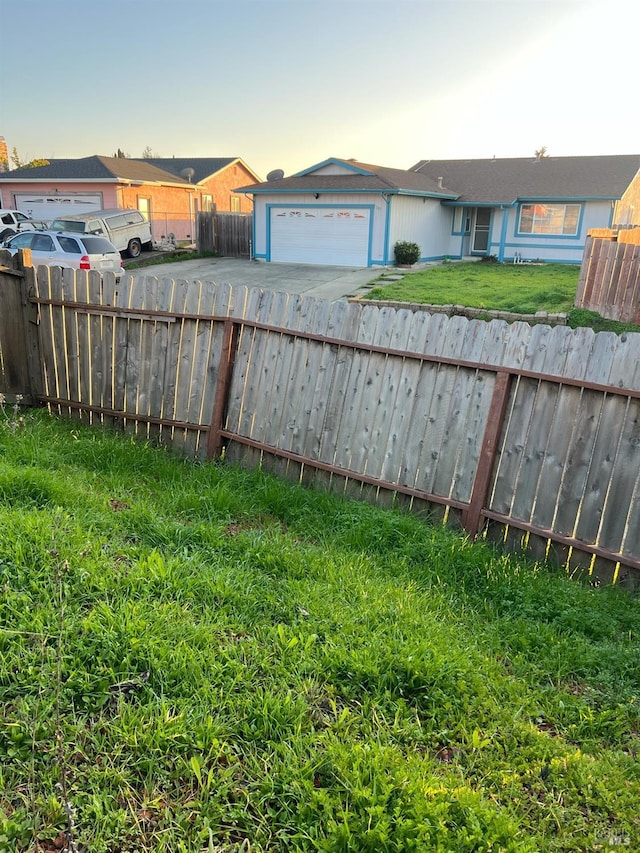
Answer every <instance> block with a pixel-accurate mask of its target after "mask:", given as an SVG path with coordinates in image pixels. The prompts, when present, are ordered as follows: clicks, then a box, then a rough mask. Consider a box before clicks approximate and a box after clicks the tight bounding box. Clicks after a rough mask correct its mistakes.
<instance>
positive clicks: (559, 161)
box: [412, 154, 640, 204]
mask: <svg viewBox="0 0 640 853" xmlns="http://www.w3.org/2000/svg"><path fill="white" fill-rule="evenodd" d="M638 169H640V154H630V155H607V156H600V157H542V158H535V157H517V158H507V159H495V158H494V159H492V160H421V161H420V162H419V163H416V165H415V166H413V167H412V171H415V172H417V173H418V174H421V175H424V176H425V177H430V178H431V179H432V180H436V181H437V180H438V179H439V178H441V179H442V182H443V184H444V186H446V187H449V188H451V189H452V190H455V191H456V192H457V193H458V194H459V198H458V201H462V202H464V201H466V202H470V203H473V202H476V203H485V204H489V203H501V204H511V203H513V202H515V201H516V200H518V199H558V198H562V199H572V198H574V199H618V198H620V197H621V196H622V194H623V193H624V191H625V190H626V188H627V187H628V186H629V184H630V183H631V181H632V180H633V178H634V176H635V175H636V172H637V171H638Z"/></svg>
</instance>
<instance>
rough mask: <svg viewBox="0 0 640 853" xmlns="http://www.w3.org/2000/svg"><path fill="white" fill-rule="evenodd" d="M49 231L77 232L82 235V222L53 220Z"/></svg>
mask: <svg viewBox="0 0 640 853" xmlns="http://www.w3.org/2000/svg"><path fill="white" fill-rule="evenodd" d="M51 231H78V232H79V233H80V234H82V232H83V231H84V222H77V221H76V220H74V219H54V220H53V222H52V223H51Z"/></svg>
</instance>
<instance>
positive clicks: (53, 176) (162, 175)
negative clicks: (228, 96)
mask: <svg viewBox="0 0 640 853" xmlns="http://www.w3.org/2000/svg"><path fill="white" fill-rule="evenodd" d="M236 162H239V163H241V164H242V165H243V166H244V167H245V168H246V169H247V171H248V172H249V173H250V174H252V175H254V176H255V177H256V178H257V177H258V176H257V175H255V172H253V170H252V169H250V168H249V167H248V166H247V165H246V164H245V163H244V162H243V161H242V160H240V158H239V157H154V158H149V159H142V158H134V157H103V156H101V155H99V154H94V155H92V156H90V157H80V158H76V159H65V160H55V159H54V160H50V161H49V165H48V166H35V167H29V166H26V167H23V168H21V169H13V170H12V171H10V172H4V173H3V174H2V175H0V180H2V181H23V180H24V181H30V182H35V181H40V180H42V181H52V180H57V181H64V180H67V181H113V182H118V181H142V182H143V183H159V184H175V185H176V186H178V185H184V184H189V183H191V184H197V183H199V182H200V181H202V180H204V179H205V178H208V177H210V176H211V175H213V174H215V173H216V172H219V171H221V169H224V168H225V167H226V166H229V165H230V164H231V163H236ZM185 169H193V175H192V176H191V179H189V177H188V176H187V175H185V174H184V170H185Z"/></svg>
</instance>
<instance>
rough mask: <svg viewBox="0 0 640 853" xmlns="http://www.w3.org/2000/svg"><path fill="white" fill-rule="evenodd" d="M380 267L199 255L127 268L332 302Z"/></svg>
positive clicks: (352, 291)
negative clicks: (287, 262)
mask: <svg viewBox="0 0 640 853" xmlns="http://www.w3.org/2000/svg"><path fill="white" fill-rule="evenodd" d="M383 271H384V268H375V269H371V268H369V269H367V268H362V267H320V266H309V265H307V264H276V263H269V264H267V263H265V262H264V261H250V260H247V259H245V258H200V259H198V260H195V261H179V262H177V263H170V264H154V265H152V266H148V267H141V268H140V269H134V270H128V271H127V272H128V273H129V274H130V275H132V276H133V277H134V278H137V277H140V276H156V277H157V278H173V279H175V280H183V281H184V280H187V281H190V280H192V279H199V280H200V281H215V282H217V283H218V284H230V285H232V286H234V285H241V284H246V285H247V287H260V288H262V289H263V290H275V291H281V292H285V293H299V294H304V295H305V296H313V297H315V298H316V299H326V300H328V301H329V302H333V301H335V300H336V299H342V298H343V297H345V296H353V295H354V294H355V293H356V291H357V290H358V289H359V288H360V287H362V286H363V285H364V284H367V282H370V281H372V280H373V279H375V278H377V277H378V276H379V275H380V274H381V273H382V272H383Z"/></svg>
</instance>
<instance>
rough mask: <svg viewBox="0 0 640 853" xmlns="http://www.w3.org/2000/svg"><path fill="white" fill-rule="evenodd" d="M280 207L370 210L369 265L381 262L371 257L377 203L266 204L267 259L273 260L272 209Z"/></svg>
mask: <svg viewBox="0 0 640 853" xmlns="http://www.w3.org/2000/svg"><path fill="white" fill-rule="evenodd" d="M278 207H287V208H293V209H296V210H297V209H298V208H305V207H312V208H314V209H317V208H320V207H324V208H333V209H335V208H346V209H348V210H353V209H360V210H368V211H369V237H368V244H367V266H368V267H370V266H372V265H373V264H374V263H380V262H379V261H373V260H372V259H371V250H372V248H373V218H374V215H375V211H376V208H375V205H374V204H336V203H335V202H333V203H328V204H265V215H266V233H265V237H266V255H265V259H266V260H267V261H271V209H272V208H278Z"/></svg>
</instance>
